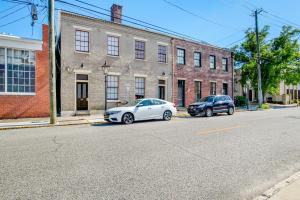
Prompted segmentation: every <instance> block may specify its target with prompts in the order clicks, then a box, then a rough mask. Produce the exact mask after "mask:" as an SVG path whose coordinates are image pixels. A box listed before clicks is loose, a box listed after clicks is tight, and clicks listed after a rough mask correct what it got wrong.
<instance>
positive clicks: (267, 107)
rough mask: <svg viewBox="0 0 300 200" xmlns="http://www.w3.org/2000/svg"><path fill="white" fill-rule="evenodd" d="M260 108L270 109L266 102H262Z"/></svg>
mask: <svg viewBox="0 0 300 200" xmlns="http://www.w3.org/2000/svg"><path fill="white" fill-rule="evenodd" d="M261 108H262V109H270V105H269V104H267V103H264V104H262V105H261Z"/></svg>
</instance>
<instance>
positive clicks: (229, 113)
mask: <svg viewBox="0 0 300 200" xmlns="http://www.w3.org/2000/svg"><path fill="white" fill-rule="evenodd" d="M233 113H234V108H233V107H229V108H228V112H227V114H228V115H233Z"/></svg>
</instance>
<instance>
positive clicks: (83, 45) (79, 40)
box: [75, 30, 89, 52]
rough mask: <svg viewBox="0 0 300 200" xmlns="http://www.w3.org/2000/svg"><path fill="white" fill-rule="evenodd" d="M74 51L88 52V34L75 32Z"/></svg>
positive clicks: (79, 31)
mask: <svg viewBox="0 0 300 200" xmlns="http://www.w3.org/2000/svg"><path fill="white" fill-rule="evenodd" d="M75 50H76V51H81V52H89V32H87V31H81V30H76V31H75Z"/></svg>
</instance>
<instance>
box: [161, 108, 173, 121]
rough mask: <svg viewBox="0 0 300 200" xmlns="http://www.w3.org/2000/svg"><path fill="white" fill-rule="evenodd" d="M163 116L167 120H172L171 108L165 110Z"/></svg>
mask: <svg viewBox="0 0 300 200" xmlns="http://www.w3.org/2000/svg"><path fill="white" fill-rule="evenodd" d="M163 118H164V120H166V121H170V120H171V119H172V112H171V111H169V110H167V111H165V112H164V116H163Z"/></svg>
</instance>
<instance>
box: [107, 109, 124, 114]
mask: <svg viewBox="0 0 300 200" xmlns="http://www.w3.org/2000/svg"><path fill="white" fill-rule="evenodd" d="M119 112H121V111H120V110H116V111H109V112H107V114H109V115H115V114H118V113H119Z"/></svg>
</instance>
